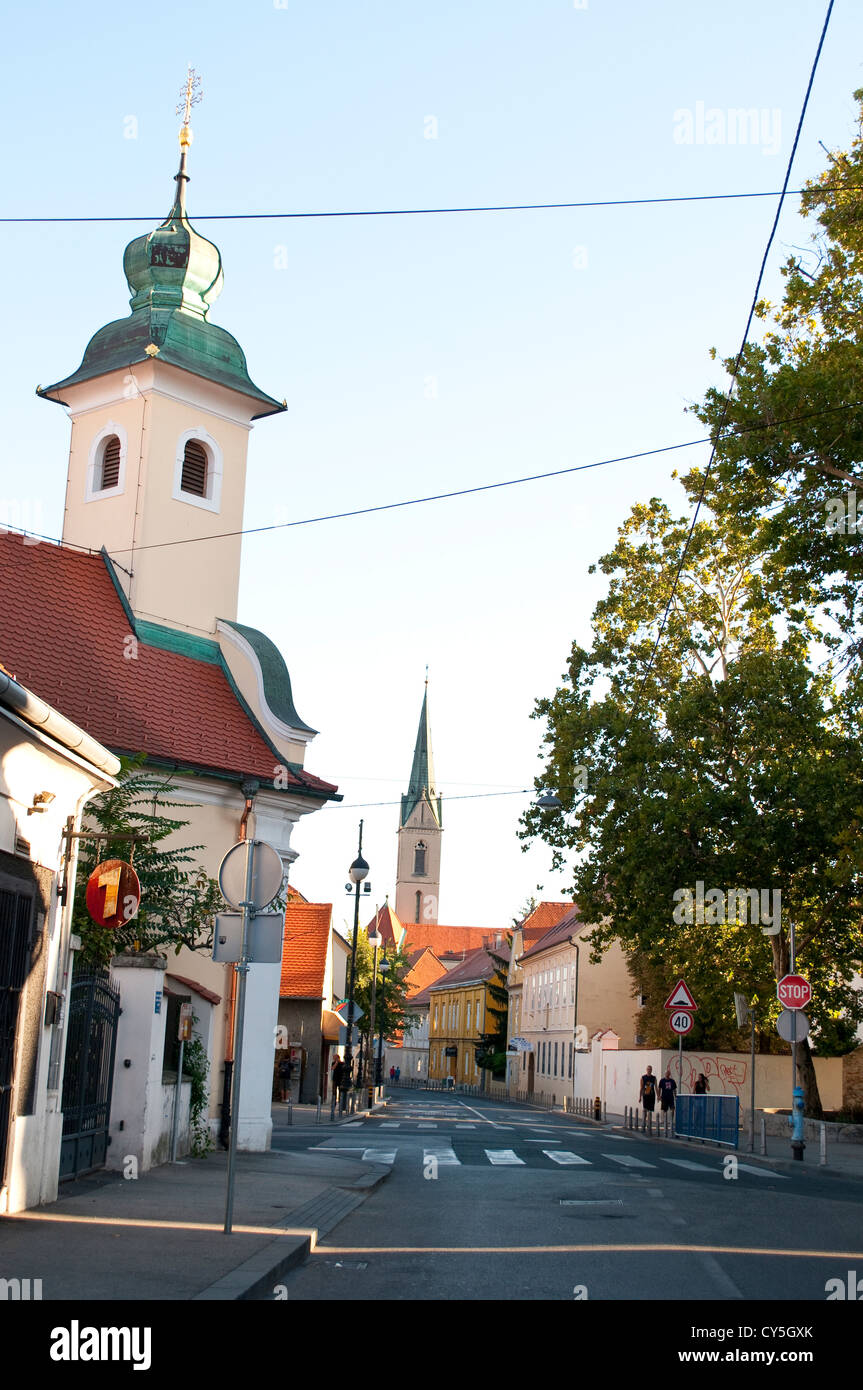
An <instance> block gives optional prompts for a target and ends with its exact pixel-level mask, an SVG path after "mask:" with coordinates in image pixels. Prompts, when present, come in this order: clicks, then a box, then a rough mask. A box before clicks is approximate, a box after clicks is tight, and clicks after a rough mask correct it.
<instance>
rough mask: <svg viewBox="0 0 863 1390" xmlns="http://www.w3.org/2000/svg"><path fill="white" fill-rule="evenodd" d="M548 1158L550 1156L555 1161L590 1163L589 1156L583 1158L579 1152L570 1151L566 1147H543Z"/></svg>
mask: <svg viewBox="0 0 863 1390" xmlns="http://www.w3.org/2000/svg"><path fill="white" fill-rule="evenodd" d="M543 1153H544V1154H545V1156H546V1158H550V1159H551V1160H552V1161H553V1162H554V1163H586V1164H588V1166H589V1165H590V1159H589V1158H581V1157H580V1156H579V1155H578V1154H572V1153H569V1152H568V1151H567V1150H566V1149H543Z"/></svg>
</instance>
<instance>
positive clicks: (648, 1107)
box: [638, 1067, 656, 1128]
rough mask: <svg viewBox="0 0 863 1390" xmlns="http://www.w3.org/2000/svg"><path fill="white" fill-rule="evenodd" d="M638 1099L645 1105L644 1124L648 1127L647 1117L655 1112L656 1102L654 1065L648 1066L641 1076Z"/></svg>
mask: <svg viewBox="0 0 863 1390" xmlns="http://www.w3.org/2000/svg"><path fill="white" fill-rule="evenodd" d="M638 1099H639V1100H640V1101H641V1104H642V1105H643V1107H644V1118H643V1121H642V1126H643V1127H644V1128H646V1126H647V1117H648V1115H652V1114H653V1107H654V1105H655V1104H656V1077H655V1076H654V1075H653V1067H648V1068H647V1071H646V1072H645V1073H644V1076H643V1077H642V1078H641V1086H640V1087H639V1091H638Z"/></svg>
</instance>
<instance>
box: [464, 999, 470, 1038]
mask: <svg viewBox="0 0 863 1390" xmlns="http://www.w3.org/2000/svg"><path fill="white" fill-rule="evenodd" d="M466 1011H467V1017H466V1018H465V1025H464V1031H465V1032H466V1033H469V1032H470V1012H471V1001H470V999H468V1001H467V1005H466Z"/></svg>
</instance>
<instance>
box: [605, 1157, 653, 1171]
mask: <svg viewBox="0 0 863 1390" xmlns="http://www.w3.org/2000/svg"><path fill="white" fill-rule="evenodd" d="M602 1156H603V1158H610V1159H611V1161H612V1163H622V1164H623V1166H624V1168H655V1167H656V1164H655V1163H645V1162H644V1159H643V1158H633V1157H632V1155H631V1154H603V1155H602Z"/></svg>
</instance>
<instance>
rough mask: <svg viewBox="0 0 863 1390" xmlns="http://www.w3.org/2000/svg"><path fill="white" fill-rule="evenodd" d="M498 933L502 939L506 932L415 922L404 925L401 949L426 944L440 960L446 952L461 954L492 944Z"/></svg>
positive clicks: (412, 949) (408, 949)
mask: <svg viewBox="0 0 863 1390" xmlns="http://www.w3.org/2000/svg"><path fill="white" fill-rule="evenodd" d="M498 935H499V936H500V937H501V941H503V940H504V938H505V935H506V934H505V932H503V931H500V929H495V928H494V927H447V926H442V925H440V924H438V923H434V924H433V925H432V924H429V923H421V922H417V923H412V924H411V925H409V926H406V927H405V939H404V941H403V942H402V950H403V951H415V950H418V949H419V948H420V947H422V946H428V947H429V948H430V949H431V950H432V951H434V953H435V955H436V956H437V957H438V959H439V960H442V959H443V957H444V956H445V955H447V954H450V955H452V954H457V955H459V956H461V955H463V954H464V953H466V952H467V951H475V950H477V948H478V947H480V946H486V945H491V946H493V945H494V941H495V938H496V937H497V936H498Z"/></svg>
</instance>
